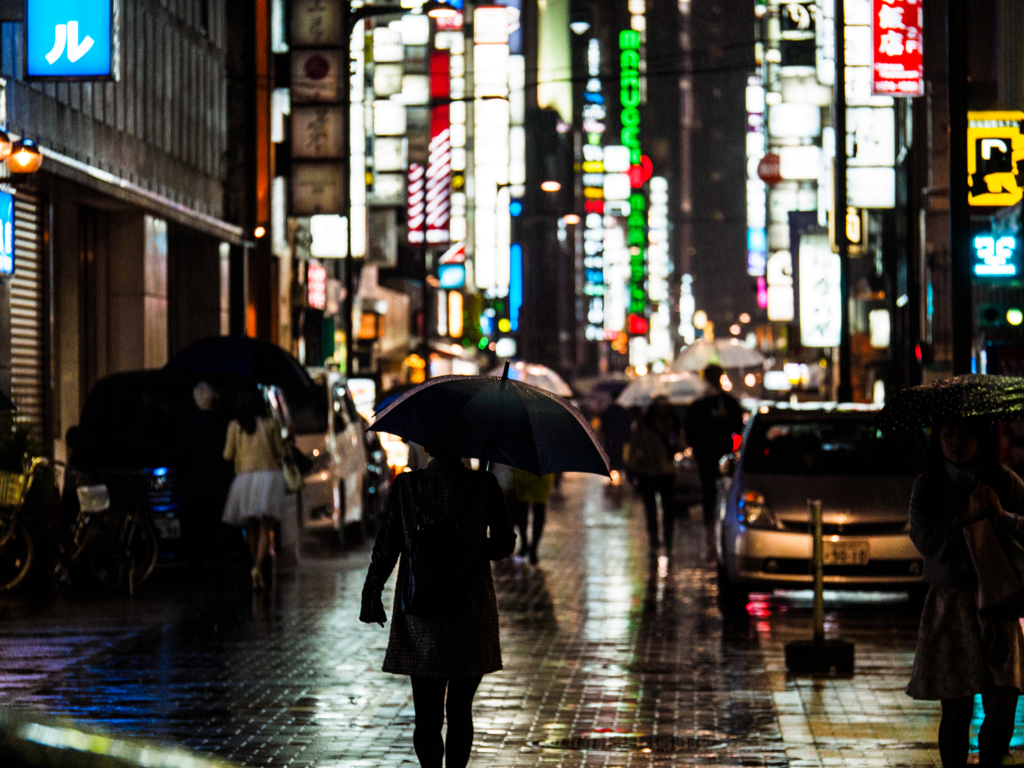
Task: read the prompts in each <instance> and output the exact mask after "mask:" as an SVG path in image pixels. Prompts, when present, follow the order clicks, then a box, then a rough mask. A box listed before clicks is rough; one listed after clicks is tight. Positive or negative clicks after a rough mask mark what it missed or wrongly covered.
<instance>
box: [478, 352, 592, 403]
mask: <svg viewBox="0 0 1024 768" xmlns="http://www.w3.org/2000/svg"><path fill="white" fill-rule="evenodd" d="M488 375H489V376H502V375H503V373H502V369H501V367H498V368H495V369H494V370H493V371H491V372H490V373H489V374H488ZM508 377H509V378H510V379H515V380H516V381H522V382H525V383H526V384H532V385H533V386H535V387H540V388H541V389H543V390H546V391H548V392H553V393H554V394H556V395H559V396H561V397H572V395H573V391H572V387H570V386H569V385H568V384H566V383H565V379H563V378H562V377H561V376H559V375H558V373H557V372H555V371H554V370H552V369H551V368H548V367H547V366H546V365H541V364H540V363H527V362H524V361H522V360H514V361H509V365H508Z"/></svg>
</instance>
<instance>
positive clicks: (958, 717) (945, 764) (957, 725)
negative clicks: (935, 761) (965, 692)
mask: <svg viewBox="0 0 1024 768" xmlns="http://www.w3.org/2000/svg"><path fill="white" fill-rule="evenodd" d="M973 713H974V697H973V696H963V697H961V698H958V699H943V701H942V719H941V720H940V721H939V756H940V757H941V758H942V768H964V766H965V765H967V744H968V740H969V737H970V730H971V715H972V714H973Z"/></svg>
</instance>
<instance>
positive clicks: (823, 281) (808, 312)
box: [798, 234, 843, 347]
mask: <svg viewBox="0 0 1024 768" xmlns="http://www.w3.org/2000/svg"><path fill="white" fill-rule="evenodd" d="M799 259H800V269H799V275H798V277H799V282H800V285H799V291H800V343H801V344H802V345H803V346H805V347H838V346H839V334H840V331H841V330H842V322H843V321H842V309H843V295H842V291H841V290H840V278H841V268H840V261H839V255H838V254H835V253H832V246H831V245H830V244H829V241H828V235H827V234H804V235H801V236H800V254H799Z"/></svg>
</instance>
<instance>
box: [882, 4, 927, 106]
mask: <svg viewBox="0 0 1024 768" xmlns="http://www.w3.org/2000/svg"><path fill="white" fill-rule="evenodd" d="M922 2H923V0H872V10H871V28H872V35H871V40H872V49H873V50H872V57H871V90H872V93H875V94H876V95H880V96H923V95H924V47H923V41H922V36H921V32H922V29H923V27H924V10H923V8H922V7H921V3H922Z"/></svg>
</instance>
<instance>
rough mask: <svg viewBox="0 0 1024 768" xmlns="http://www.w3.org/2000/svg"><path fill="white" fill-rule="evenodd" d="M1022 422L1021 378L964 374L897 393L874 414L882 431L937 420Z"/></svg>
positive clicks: (1023, 381) (1023, 386)
mask: <svg viewBox="0 0 1024 768" xmlns="http://www.w3.org/2000/svg"><path fill="white" fill-rule="evenodd" d="M950 417H952V418H960V419H984V420H988V421H1004V420H1010V419H1024V379H1022V378H1019V377H1017V376H987V375H984V374H967V375H964V376H954V377H953V378H951V379H944V380H942V381H938V382H935V383H934V384H922V385H921V386H919V387H910V388H909V389H904V390H902V391H901V392H897V393H896V394H895V395H893V396H892V397H891V398H889V402H888V403H887V404H886V406H885V408H883V409H882V411H881V412H880V413H879V414H878V423H879V425H880V426H882V427H883V428H886V429H916V428H920V427H927V426H931V425H932V424H934V423H935V421H936V420H938V419H943V418H950Z"/></svg>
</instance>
